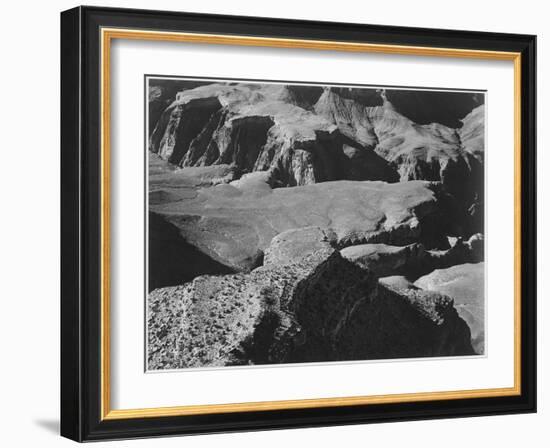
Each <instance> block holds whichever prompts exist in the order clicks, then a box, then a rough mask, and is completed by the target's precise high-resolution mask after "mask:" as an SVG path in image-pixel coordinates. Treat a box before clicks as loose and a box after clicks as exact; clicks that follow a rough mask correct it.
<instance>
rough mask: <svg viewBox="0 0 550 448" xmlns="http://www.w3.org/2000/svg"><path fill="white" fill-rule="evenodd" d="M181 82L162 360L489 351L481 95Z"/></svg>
mask: <svg viewBox="0 0 550 448" xmlns="http://www.w3.org/2000/svg"><path fill="white" fill-rule="evenodd" d="M153 81H154V82H153ZM168 81H170V80H150V81H149V82H150V85H149V95H148V102H149V116H148V117H149V121H148V126H149V139H148V146H149V147H148V156H147V157H148V162H147V163H148V172H149V174H148V191H149V199H148V201H149V204H148V229H149V241H148V256H149V259H148V266H149V268H148V299H147V310H148V312H147V316H148V320H147V329H148V330H147V331H148V334H147V339H148V347H147V354H148V356H147V363H148V369H151V370H159V369H178V368H189V367H209V366H216V367H219V366H232V365H250V364H278V363H303V362H328V361H349V360H368V359H394V358H416V357H426V356H432V357H433V356H437V357H439V356H464V355H475V354H483V353H484V351H485V346H484V340H485V334H484V325H485V314H484V313H485V309H484V291H483V284H484V283H483V282H484V250H483V247H484V235H483V234H484V222H483V214H484V213H483V210H484V201H483V198H484V187H483V185H484V149H485V146H484V145H485V142H484V132H485V128H484V117H485V112H484V107H485V106H484V104H483V95H482V94H480V93H478V92H473V93H469V92H434V91H429V90H425V91H423V90H417V91H411V90H399V89H389V88H359V87H355V88H347V87H338V86H332V87H329V86H316V85H312V86H309V85H291V84H274V83H273V84H266V83H246V82H208V81H200V80H192V81H186V80H178V81H177V82H176V81H175V80H172V81H173V82H172V83H170V82H168Z"/></svg>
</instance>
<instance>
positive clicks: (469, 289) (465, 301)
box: [414, 263, 485, 354]
mask: <svg viewBox="0 0 550 448" xmlns="http://www.w3.org/2000/svg"><path fill="white" fill-rule="evenodd" d="M414 284H415V286H417V287H419V288H422V289H424V290H429V291H435V292H437V293H440V294H446V295H449V296H451V297H453V299H454V301H455V306H456V309H457V311H458V314H459V315H460V317H461V318H462V319H464V321H466V322H467V323H468V326H469V327H470V329H471V333H472V345H473V347H474V350H475V351H476V353H478V354H483V353H484V352H485V263H473V264H472V263H467V264H461V265H456V266H452V267H450V268H447V269H438V270H435V271H433V272H432V273H430V274H428V275H426V276H424V277H421V278H419V279H418V280H417V281H416V282H415V283H414Z"/></svg>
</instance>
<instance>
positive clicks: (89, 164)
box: [61, 7, 537, 441]
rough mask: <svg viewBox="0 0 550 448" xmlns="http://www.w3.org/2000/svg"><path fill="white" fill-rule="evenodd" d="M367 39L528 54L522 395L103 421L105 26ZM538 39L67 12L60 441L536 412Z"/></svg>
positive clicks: (524, 70) (524, 62)
mask: <svg viewBox="0 0 550 448" xmlns="http://www.w3.org/2000/svg"><path fill="white" fill-rule="evenodd" d="M102 27H110V28H130V29H148V30H151V29H152V30H161V31H173V32H191V33H209V34H222V35H245V36H257V37H268V38H284V39H305V40H319V41H323V40H326V41H339V42H366V43H375V44H391V45H402V46H416V47H428V48H432V47H438V48H449V49H452V48H460V49H465V50H487V51H497V52H515V53H520V54H521V68H520V69H521V86H520V94H521V111H520V113H521V117H520V118H521V153H520V158H521V185H520V186H521V210H522V215H521V229H522V230H521V239H520V246H521V252H520V253H521V260H520V266H521V302H520V303H521V310H520V312H521V318H520V322H521V356H520V370H521V393H520V394H519V395H515V396H502V397H486V398H465V399H452V400H451V399H443V400H434V401H422V402H420V401H419V402H406V403H389V404H368V405H354V406H334V407H322V408H321V407H319V408H307V409H286V410H268V411H254V412H231V413H216V414H206V415H187V416H163V417H143V418H121V419H102V410H101V406H102V404H101V387H102V384H101V382H102V377H101V346H100V340H101V288H102V286H101V247H100V237H101V213H102V210H101V182H100V180H101V152H100V150H99V148H100V126H101V122H100V114H101V110H100V98H101V83H100V78H101V73H100V29H101V28H102ZM535 57H536V37H535V36H531V35H519V34H503V33H487V32H473V31H455V30H436V29H422V28H404V27H393V26H380V25H362V24H350V23H331V22H313V21H301V20H300V21H298V20H280V19H271V18H256V17H238V16H222V15H204V14H191V13H180V12H166V11H145V10H134V9H111V8H99V7H77V8H74V9H71V10H68V11H65V12H63V13H62V14H61V323H62V324H61V435H63V436H65V437H68V438H70V439H73V440H76V441H92V440H104V439H122V438H142V437H154V436H163V435H185V434H200V433H216V432H232V431H245V430H246V431H251V430H267V429H281V428H298V427H316V426H331V425H342V424H364V423H375V422H388V421H402V420H419V419H435V418H451V417H469V416H481V415H498V414H510V413H529V412H535V411H536V331H537V330H536V154H535V141H536V63H535Z"/></svg>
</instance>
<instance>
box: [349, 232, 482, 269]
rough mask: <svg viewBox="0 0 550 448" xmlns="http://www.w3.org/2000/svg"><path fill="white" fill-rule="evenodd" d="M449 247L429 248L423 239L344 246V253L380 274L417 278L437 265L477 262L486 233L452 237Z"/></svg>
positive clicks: (438, 267) (439, 267)
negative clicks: (407, 242)
mask: <svg viewBox="0 0 550 448" xmlns="http://www.w3.org/2000/svg"><path fill="white" fill-rule="evenodd" d="M451 244H452V245H451V247H450V248H449V249H446V250H427V249H426V248H425V247H424V245H423V244H421V243H413V244H409V245H407V246H391V245H389V244H360V245H356V246H350V247H347V248H344V249H342V251H341V253H342V256H343V257H344V258H346V259H348V260H350V261H352V262H354V263H356V264H358V265H360V266H362V267H364V268H366V269H369V270H370V271H371V272H373V273H374V275H376V276H377V277H388V276H395V275H403V276H406V277H407V278H412V279H416V278H418V277H420V276H421V275H425V274H428V273H430V272H432V271H433V270H435V269H443V268H447V267H450V266H453V265H456V264H463V263H477V262H479V261H482V260H483V237H482V235H481V234H476V235H473V236H472V237H471V238H470V239H469V240H467V241H463V240H462V239H460V238H451Z"/></svg>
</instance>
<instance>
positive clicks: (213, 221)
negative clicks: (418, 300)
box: [150, 173, 446, 271]
mask: <svg viewBox="0 0 550 448" xmlns="http://www.w3.org/2000/svg"><path fill="white" fill-rule="evenodd" d="M267 174H268V173H250V174H249V175H247V176H244V177H242V178H241V179H239V180H238V181H233V182H231V183H229V184H218V185H216V186H214V187H210V188H182V187H178V188H167V187H164V188H158V189H155V190H154V191H152V192H151V193H150V194H151V195H154V196H153V199H150V210H151V211H153V212H155V213H158V214H159V215H162V216H163V218H164V219H165V220H166V221H167V222H169V223H171V224H172V225H174V226H175V227H176V228H178V231H179V234H180V235H181V237H182V238H183V239H184V240H185V241H186V242H188V243H189V244H191V245H192V246H194V247H196V248H197V249H199V250H200V251H201V252H203V253H204V254H206V255H208V256H209V257H210V258H212V259H213V260H216V261H218V262H220V263H221V264H223V265H225V266H228V267H230V268H232V269H235V270H245V271H246V270H250V269H253V268H255V267H257V266H258V265H259V264H260V263H261V262H262V259H263V252H264V250H265V249H266V248H267V247H268V246H269V244H270V242H271V240H272V239H273V238H274V237H275V236H276V235H278V234H280V233H282V232H284V231H286V230H291V229H296V228H302V227H309V226H317V227H320V228H322V229H324V230H327V231H331V232H333V233H334V235H335V241H336V243H335V244H336V245H337V246H338V247H339V248H343V247H346V246H351V245H355V244H367V243H385V244H393V245H406V244H412V243H414V242H417V241H420V242H424V243H425V244H426V245H427V246H430V244H431V243H432V242H433V241H434V240H435V239H442V238H445V236H444V235H446V229H445V228H444V226H442V225H439V226H438V227H437V226H436V225H435V224H434V222H433V221H437V220H438V219H439V214H440V210H439V208H438V197H437V194H436V193H435V192H434V190H433V189H432V185H431V184H430V183H429V182H422V181H414V182H407V183H396V184H387V183H384V182H352V181H338V182H324V183H320V184H313V185H306V186H302V187H293V188H276V189H272V188H270V186H269V179H267ZM160 195H162V198H163V201H159V202H157V201H156V198H157V197H159V196H160ZM424 229H429V231H428V232H425V231H424Z"/></svg>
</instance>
